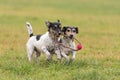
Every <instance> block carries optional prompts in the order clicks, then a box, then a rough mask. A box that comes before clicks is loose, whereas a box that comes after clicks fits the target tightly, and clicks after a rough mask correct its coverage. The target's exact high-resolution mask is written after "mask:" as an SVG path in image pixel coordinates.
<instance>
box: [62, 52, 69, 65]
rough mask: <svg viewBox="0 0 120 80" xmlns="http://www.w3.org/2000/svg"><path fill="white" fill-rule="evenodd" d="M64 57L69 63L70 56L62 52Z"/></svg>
mask: <svg viewBox="0 0 120 80" xmlns="http://www.w3.org/2000/svg"><path fill="white" fill-rule="evenodd" d="M61 54H62V56H63V57H65V58H66V61H67V62H68V63H69V61H70V59H69V56H67V55H66V54H65V52H61Z"/></svg>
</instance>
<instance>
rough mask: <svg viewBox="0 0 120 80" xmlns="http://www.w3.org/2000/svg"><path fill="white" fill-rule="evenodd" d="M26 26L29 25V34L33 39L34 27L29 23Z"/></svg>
mask: <svg viewBox="0 0 120 80" xmlns="http://www.w3.org/2000/svg"><path fill="white" fill-rule="evenodd" d="M26 24H27V28H28V33H29V35H30V37H32V36H33V30H32V26H31V24H30V23H29V22H26Z"/></svg>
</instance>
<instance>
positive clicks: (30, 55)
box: [27, 47, 34, 61]
mask: <svg viewBox="0 0 120 80" xmlns="http://www.w3.org/2000/svg"><path fill="white" fill-rule="evenodd" d="M33 53H34V48H32V47H27V55H28V60H29V61H31V60H32V56H33Z"/></svg>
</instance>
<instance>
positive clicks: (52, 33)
mask: <svg viewBox="0 0 120 80" xmlns="http://www.w3.org/2000/svg"><path fill="white" fill-rule="evenodd" d="M45 23H46V26H47V27H48V31H47V32H46V33H45V34H43V35H36V36H34V35H33V31H32V26H31V25H30V23H29V22H27V23H26V24H27V28H28V32H29V35H30V38H29V40H28V42H27V44H26V47H27V55H28V59H29V61H31V60H32V57H33V53H34V52H36V54H35V59H36V61H37V60H38V57H39V56H40V54H41V53H42V52H43V53H45V54H46V57H47V60H51V59H52V55H51V53H52V52H54V50H55V47H56V46H55V44H56V41H57V40H58V38H59V36H60V35H61V23H60V21H59V20H58V21H57V22H49V21H46V22H45ZM59 55H60V54H59Z"/></svg>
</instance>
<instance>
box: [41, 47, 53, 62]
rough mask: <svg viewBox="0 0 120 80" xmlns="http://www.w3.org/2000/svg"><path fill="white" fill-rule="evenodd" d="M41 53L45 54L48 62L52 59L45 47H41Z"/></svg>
mask: <svg viewBox="0 0 120 80" xmlns="http://www.w3.org/2000/svg"><path fill="white" fill-rule="evenodd" d="M42 51H43V52H44V53H45V54H46V56H47V60H48V61H49V60H51V59H52V56H51V54H50V52H49V51H48V50H47V48H46V47H42Z"/></svg>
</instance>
